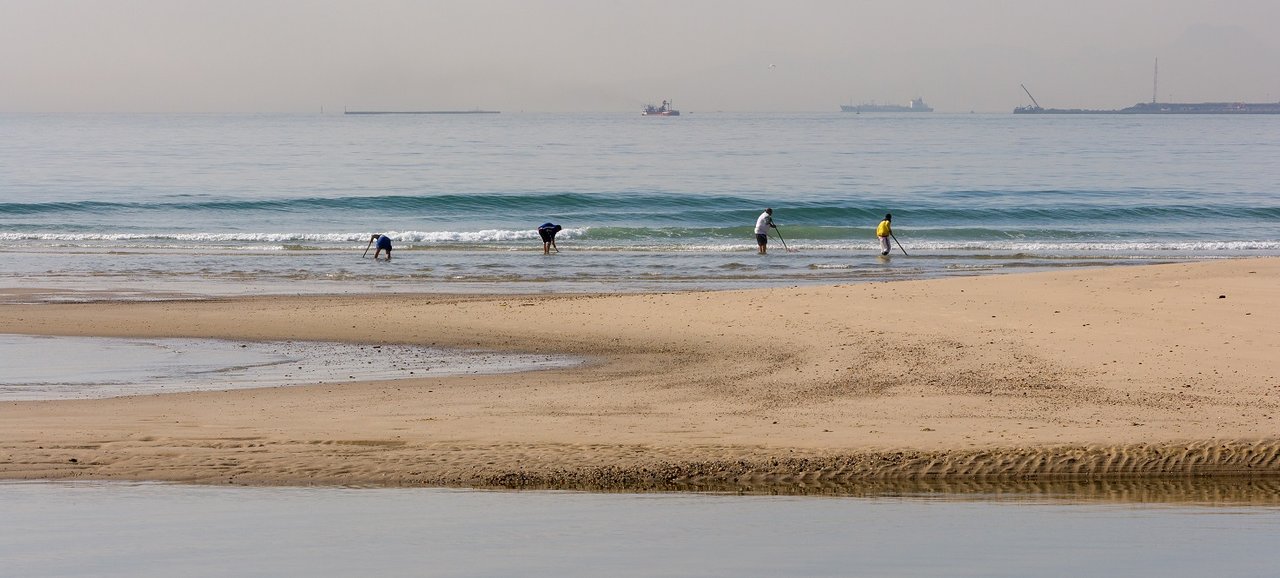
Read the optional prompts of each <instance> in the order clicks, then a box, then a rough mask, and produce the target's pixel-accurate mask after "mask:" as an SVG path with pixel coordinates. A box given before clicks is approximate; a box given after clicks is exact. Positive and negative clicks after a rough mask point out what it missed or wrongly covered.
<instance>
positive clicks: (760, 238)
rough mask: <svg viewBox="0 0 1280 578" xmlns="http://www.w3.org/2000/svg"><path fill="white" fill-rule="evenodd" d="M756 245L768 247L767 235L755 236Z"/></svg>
mask: <svg viewBox="0 0 1280 578" xmlns="http://www.w3.org/2000/svg"><path fill="white" fill-rule="evenodd" d="M756 244H757V245H768V244H769V236H768V235H756Z"/></svg>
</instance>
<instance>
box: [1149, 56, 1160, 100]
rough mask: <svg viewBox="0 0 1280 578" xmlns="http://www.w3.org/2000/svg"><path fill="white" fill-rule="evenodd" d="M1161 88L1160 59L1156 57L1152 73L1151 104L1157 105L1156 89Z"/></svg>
mask: <svg viewBox="0 0 1280 578" xmlns="http://www.w3.org/2000/svg"><path fill="white" fill-rule="evenodd" d="M1159 86H1160V57H1158V56H1157V57H1156V64H1155V67H1154V68H1153V69H1152V71H1151V104H1155V103H1156V88H1157V87H1159Z"/></svg>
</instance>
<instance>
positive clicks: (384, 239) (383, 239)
mask: <svg viewBox="0 0 1280 578" xmlns="http://www.w3.org/2000/svg"><path fill="white" fill-rule="evenodd" d="M369 240H370V241H377V242H378V250H376V251H374V252H373V260H375V261H377V260H378V255H380V254H382V252H383V251H386V252H387V260H388V261H390V260H391V237H388V236H386V235H379V234H376V233H375V234H374V235H373V238H371V239H369Z"/></svg>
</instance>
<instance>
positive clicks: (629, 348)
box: [0, 258, 1280, 489]
mask: <svg viewBox="0 0 1280 578" xmlns="http://www.w3.org/2000/svg"><path fill="white" fill-rule="evenodd" d="M1277 304H1280V259H1274V258H1269V259H1249V260H1229V261H1217V262H1206V263H1192V264H1174V265H1154V266H1140V267H1113V268H1101V269H1082V270H1068V271H1057V272H1049V273H1035V274H1026V275H1009V276H983V277H968V278H952V279H941V280H927V281H899V282H892V283H872V284H863V285H844V286H833V287H791V288H780V289H761V290H749V291H727V292H692V293H671V294H646V295H591V296H581V295H573V296H440V295H393V296H379V297H376V298H369V297H263V298H251V299H233V300H214V301H168V302H129V303H126V302H102V303H87V304H44V305H12V304H11V305H3V306H0V332H4V333H28V334H45V335H100V336H145V337H220V338H235V339H262V340H285V339H291V340H326V341H347V342H358V343H375V344H376V343H404V344H424V345H435V346H450V347H466V348H486V349H493V350H512V351H525V352H548V353H551V352H554V353H570V354H576V355H583V356H589V357H590V358H591V359H592V360H593V361H592V362H591V363H590V364H588V365H586V366H583V367H579V368H574V369H568V370H554V371H546V372H535V373H525V374H518V375H501V376H470V377H456V378H430V379H416V380H413V379H411V380H402V381H394V382H363V383H348V384H340V385H314V386H301V387H289V388H271V389H255V390H237V391H225V392H202V393H180V394H167V395H155V396H139V397H127V398H116V399H105V400H84V401H79V400H77V401H46V402H9V403H4V404H2V405H0V478H9V479H20V478H26V479H32V478H34V479H67V478H79V479H123V480H169V481H182V482H194V483H243V484H297V485H307V484H353V485H423V484H427V485H461V486H505V487H566V488H570V487H571V488H626V489H672V488H674V489H679V488H712V487H716V488H725V487H738V488H755V487H759V486H762V485H773V487H783V488H786V487H790V488H799V487H821V486H823V485H830V484H847V483H865V482H868V481H871V482H873V483H875V482H878V481H879V482H882V481H884V480H904V479H905V480H917V481H920V480H924V481H926V482H937V481H941V482H951V483H957V482H958V483H974V482H975V481H982V480H991V479H1018V480H1061V479H1092V480H1117V479H1127V478H1134V477H1146V478H1149V477H1170V478H1179V477H1187V476H1208V475H1214V476H1253V477H1255V478H1262V479H1268V480H1275V479H1280V478H1277V476H1280V419H1277V416H1280V319H1278V317H1280V313H1278V312H1280V307H1277ZM1268 483H1269V482H1268Z"/></svg>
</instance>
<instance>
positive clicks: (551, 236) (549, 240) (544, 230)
mask: <svg viewBox="0 0 1280 578" xmlns="http://www.w3.org/2000/svg"><path fill="white" fill-rule="evenodd" d="M562 228H563V227H561V226H560V225H557V224H555V223H550V222H548V223H543V224H542V225H541V226H540V227H538V236H539V237H542V254H543V255H550V254H551V248H552V247H555V250H556V252H557V253H559V252H560V248H559V247H556V233H559V232H560V230H561V229H562Z"/></svg>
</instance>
